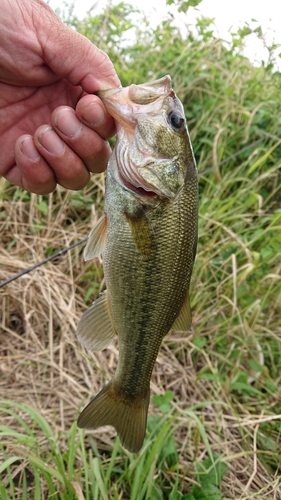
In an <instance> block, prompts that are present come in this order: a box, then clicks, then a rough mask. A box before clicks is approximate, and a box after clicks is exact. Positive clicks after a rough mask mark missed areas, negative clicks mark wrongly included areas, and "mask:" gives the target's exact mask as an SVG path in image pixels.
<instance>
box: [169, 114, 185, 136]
mask: <svg viewBox="0 0 281 500" xmlns="http://www.w3.org/2000/svg"><path fill="white" fill-rule="evenodd" d="M168 122H169V124H170V125H171V127H172V129H173V130H175V131H176V132H178V131H179V130H180V129H181V128H182V126H183V124H184V118H183V117H182V115H179V114H178V113H176V112H175V111H171V112H170V113H169V114H168Z"/></svg>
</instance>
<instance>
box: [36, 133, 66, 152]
mask: <svg viewBox="0 0 281 500" xmlns="http://www.w3.org/2000/svg"><path fill="white" fill-rule="evenodd" d="M38 141H39V142H40V144H41V145H42V146H43V148H45V149H46V150H47V151H48V152H49V153H51V154H53V155H59V154H61V153H62V152H63V150H64V142H63V141H62V140H61V139H60V138H59V136H58V135H57V134H56V132H55V131H54V130H53V129H52V128H51V127H48V128H46V129H45V131H44V132H42V134H40V135H39V137H38Z"/></svg>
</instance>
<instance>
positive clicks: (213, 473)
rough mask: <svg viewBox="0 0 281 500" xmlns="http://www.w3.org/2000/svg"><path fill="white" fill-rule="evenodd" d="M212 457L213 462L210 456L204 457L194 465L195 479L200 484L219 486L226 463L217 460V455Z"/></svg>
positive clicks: (225, 469)
mask: <svg viewBox="0 0 281 500" xmlns="http://www.w3.org/2000/svg"><path fill="white" fill-rule="evenodd" d="M213 459H214V462H213V461H212V460H211V458H206V459H205V460H203V461H202V462H199V463H198V464H196V466H195V470H196V472H197V480H198V481H199V482H200V484H201V485H202V486H203V485H204V486H206V485H216V486H220V485H221V482H222V478H223V476H224V475H225V473H226V471H227V469H228V467H227V465H226V464H225V463H224V462H219V457H218V456H214V457H213Z"/></svg>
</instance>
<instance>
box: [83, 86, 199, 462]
mask: <svg viewBox="0 0 281 500" xmlns="http://www.w3.org/2000/svg"><path fill="white" fill-rule="evenodd" d="M98 95H99V97H100V98H101V99H102V101H103V103H104V104H105V106H106V108H107V110H108V112H109V113H110V114H111V115H112V116H113V117H114V119H115V121H116V126H117V142H116V145H115V148H114V150H113V153H112V156H111V158H110V160H109V164H108V169H107V178H106V194H105V204H104V215H103V216H102V218H101V219H100V220H99V221H98V223H97V225H96V226H95V227H94V229H93V230H92V232H91V233H90V236H89V240H88V243H87V245H86V248H85V252H84V257H85V260H89V259H92V258H94V257H97V256H99V255H102V258H103V266H104V275H105V280H106V285H107V290H106V292H104V293H103V294H102V295H101V296H100V297H99V298H98V299H97V300H96V301H95V302H94V304H93V305H92V306H91V307H90V309H88V310H87V311H86V312H85V313H84V314H83V316H82V318H81V320H80V322H79V324H78V329H77V335H78V338H79V339H80V341H81V342H82V343H83V344H84V345H85V346H86V347H87V348H88V349H92V350H101V349H105V348H106V347H107V346H108V345H109V344H110V343H111V342H112V340H113V338H114V336H115V335H117V336H118V341H119V360H118V366H117V370H116V374H115V376H114V378H113V379H112V380H111V381H110V382H109V383H108V384H107V385H106V386H105V387H104V388H103V389H102V390H101V392H100V393H99V394H98V395H97V396H96V397H95V398H94V399H92V401H91V402H90V403H89V404H88V406H86V408H84V410H83V411H82V413H81V414H80V416H79V418H78V426H79V427H82V428H87V429H92V428H97V427H100V426H103V425H112V426H113V427H115V429H116V431H117V434H118V436H119V438H120V440H121V443H122V445H123V446H124V447H125V448H127V450H129V451H131V452H137V451H139V449H140V448H141V446H142V443H143V440H144V436H145V431H146V421H147V411H148V405H149V398H150V378H151V373H152V370H153V366H154V364H155V361H156V357H157V354H158V351H159V348H160V345H161V342H162V339H163V337H164V336H165V335H167V333H168V332H169V331H170V330H181V331H187V330H189V328H190V325H191V313H190V305H189V283H190V277H191V272H192V267H193V263H194V258H195V253H196V244H197V219H198V214H197V210H198V180H197V169H196V164H195V160H194V156H193V152H192V146H191V142H190V138H189V134H188V130H187V125H186V121H185V116H184V110H183V106H182V104H181V102H180V100H179V99H178V97H177V96H176V95H175V93H174V91H173V89H172V87H171V79H170V77H169V76H165V77H163V78H161V79H160V80H156V81H154V82H151V83H144V84H142V85H130V86H129V87H125V88H117V89H110V90H105V91H100V92H98Z"/></svg>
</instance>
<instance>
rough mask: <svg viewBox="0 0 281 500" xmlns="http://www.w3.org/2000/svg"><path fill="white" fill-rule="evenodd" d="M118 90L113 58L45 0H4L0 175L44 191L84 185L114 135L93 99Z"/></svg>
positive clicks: (0, 51) (0, 33)
mask: <svg viewBox="0 0 281 500" xmlns="http://www.w3.org/2000/svg"><path fill="white" fill-rule="evenodd" d="M119 86H120V81H119V79H118V77H117V75H116V72H115V70H114V67H113V64H112V62H111V61H110V59H109V58H108V56H107V55H106V54H105V53H104V52H103V51H101V50H99V49H98V48H97V47H96V46H95V45H93V44H92V43H91V42H90V41H89V40H88V39H87V38H85V37H83V36H82V35H80V34H79V33H77V32H75V31H74V30H72V29H71V28H69V27H67V26H66V25H64V24H63V23H62V22H61V21H60V20H59V19H58V17H57V16H56V14H55V13H54V12H53V11H52V10H51V9H50V8H49V7H48V5H47V4H45V3H44V2H43V1H42V0H1V12H0V175H2V176H4V177H5V178H6V179H8V180H9V181H10V182H11V183H13V184H16V185H17V186H19V187H21V188H23V189H25V190H27V191H30V192H33V193H38V194H45V193H50V192H52V191H53V190H54V189H55V187H56V185H57V183H58V184H60V185H62V186H64V187H65V188H68V189H75V190H77V189H81V188H82V187H84V186H85V185H86V184H87V183H88V181H89V178H90V172H102V171H103V170H105V168H106V164H107V161H108V158H109V156H110V153H111V150H110V147H109V144H108V142H107V139H108V138H109V137H111V136H112V135H114V133H115V125H114V120H113V119H112V117H111V116H110V115H109V114H108V113H107V111H106V109H105V107H104V106H103V104H102V102H101V100H100V99H99V98H98V97H97V96H95V95H92V94H93V93H94V92H96V91H97V90H99V89H106V88H112V87H119Z"/></svg>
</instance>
